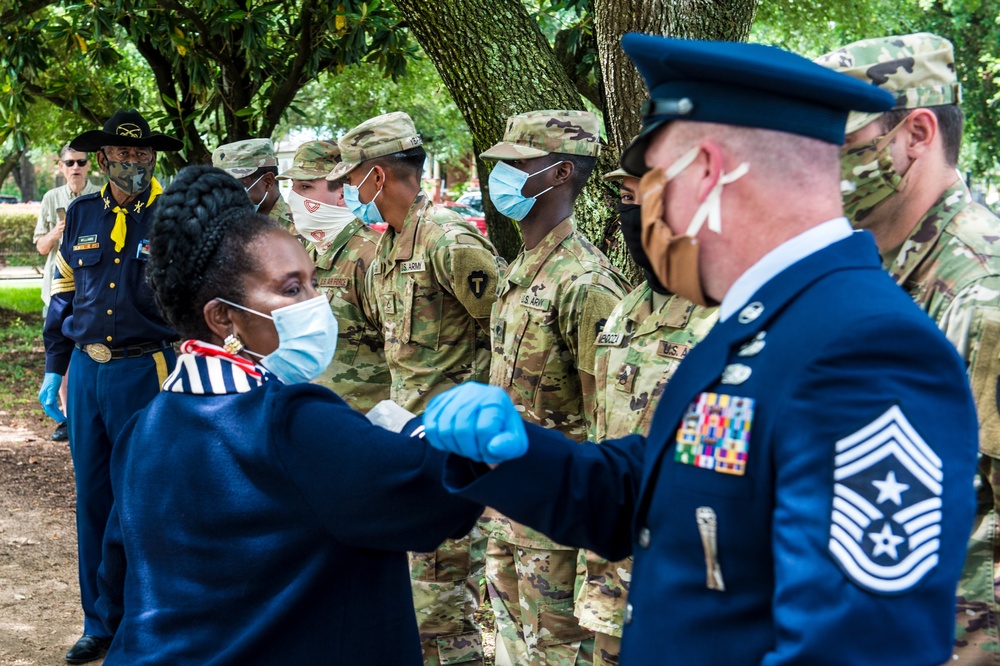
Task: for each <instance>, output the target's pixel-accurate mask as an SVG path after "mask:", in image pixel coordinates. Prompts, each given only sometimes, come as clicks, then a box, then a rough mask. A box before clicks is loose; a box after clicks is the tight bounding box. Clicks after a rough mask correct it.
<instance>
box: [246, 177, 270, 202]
mask: <svg viewBox="0 0 1000 666" xmlns="http://www.w3.org/2000/svg"><path fill="white" fill-rule="evenodd" d="M265 175H266V174H263V173H262V174H260V178H258V179H257V180H255V181H253V185H251V186H250V187H244V188H243V189H244V190H246V193H247V196H248V197H249V196H250V190H252V189H253V188H254V185H256V184H257V183H259V182H260V179H261V178H263V177H264V176H265ZM268 194H270V192H267V191H265V192H264V198H262V199H261V200H260V201H258V202H257V203H255V204H253V209H254V211H260V205H261V204H262V203H264V202H265V201H267V195H268ZM250 203H253V199H251V200H250Z"/></svg>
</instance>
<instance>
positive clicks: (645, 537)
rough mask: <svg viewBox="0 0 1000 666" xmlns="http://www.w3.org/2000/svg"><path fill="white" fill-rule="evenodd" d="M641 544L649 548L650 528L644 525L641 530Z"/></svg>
mask: <svg viewBox="0 0 1000 666" xmlns="http://www.w3.org/2000/svg"><path fill="white" fill-rule="evenodd" d="M639 545H640V546H642V547H643V548H649V528H648V527H643V528H642V529H641V530H639Z"/></svg>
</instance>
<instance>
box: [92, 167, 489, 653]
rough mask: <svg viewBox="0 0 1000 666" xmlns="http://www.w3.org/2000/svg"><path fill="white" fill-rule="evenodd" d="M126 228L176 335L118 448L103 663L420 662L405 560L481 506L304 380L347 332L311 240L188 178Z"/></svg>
mask: <svg viewBox="0 0 1000 666" xmlns="http://www.w3.org/2000/svg"><path fill="white" fill-rule="evenodd" d="M128 232H129V233H148V234H149V236H148V238H149V243H148V246H149V269H148V271H147V275H148V280H149V283H150V285H151V286H152V288H153V292H154V294H155V296H156V300H157V303H158V305H159V306H160V309H161V310H162V312H163V314H164V316H165V317H166V318H167V320H168V321H169V322H170V323H171V324H172V325H173V326H174V327H175V328H176V329H177V331H178V332H179V333H180V334H181V336H182V337H183V338H184V339H185V342H184V343H183V345H182V348H181V351H182V353H183V354H182V355H181V356H180V357H179V358H178V363H177V368H176V370H175V372H174V373H173V374H171V375H170V377H169V378H168V379H167V381H166V382H164V385H163V390H162V392H161V393H160V394H159V395H158V396H157V397H156V398H155V399H154V400H153V401H152V403H150V405H149V406H148V407H147V408H146V409H145V410H143V411H142V412H140V413H139V414H138V415H137V416H136V417H135V418H133V419H132V421H130V422H129V424H128V426H126V428H125V430H124V432H123V433H122V436H121V438H120V439H119V440H118V441H117V442H116V444H115V447H114V451H113V454H112V485H113V488H114V495H115V507H114V509H113V511H112V514H111V519H110V521H109V525H108V531H107V536H106V538H105V541H104V563H103V565H102V569H101V581H100V582H101V599H100V601H99V602H98V607H99V609H100V610H101V612H102V614H103V616H104V618H105V620H106V621H107V622H108V626H109V627H110V628H112V629H114V630H116V633H115V637H114V640H113V642H112V644H111V647H110V650H109V652H108V656H107V660H106V662H105V663H106V664H108V665H109V666H110V664H125V663H127V664H133V665H135V664H152V663H157V664H163V663H169V664H394V665H395V664H414V665H418V664H421V663H422V660H421V655H420V647H419V640H418V636H417V628H416V622H415V619H414V612H413V604H412V599H411V596H410V583H409V575H408V570H407V564H406V551H408V550H409V551H431V550H434V548H435V547H436V546H437V545H438V544H439V543H440V542H441V541H442V540H443V539H445V538H446V537H449V536H457V535H461V534H465V533H466V532H468V530H469V529H470V528H471V527H472V525H473V523H474V521H475V519H476V517H477V516H478V515H479V512H480V509H481V507H479V506H478V505H476V504H472V503H469V502H467V501H465V500H461V499H457V498H456V497H454V496H451V495H449V494H448V493H446V492H445V491H444V490H443V488H442V487H441V485H440V481H439V479H440V477H441V463H442V459H443V456H441V454H439V453H438V452H437V451H435V450H434V449H431V448H430V447H428V446H426V445H425V444H424V442H423V440H421V439H418V438H414V437H410V436H409V435H408V434H406V430H405V429H404V433H403V434H396V433H392V432H389V431H387V430H383V429H381V428H379V427H376V426H374V425H372V424H370V423H369V422H368V420H367V419H366V418H365V417H364V416H363V415H361V414H359V413H358V412H355V411H353V410H352V409H351V408H350V407H348V406H347V404H346V403H344V402H343V401H342V400H341V399H340V398H339V397H337V396H336V395H335V394H334V393H332V392H331V391H329V390H327V389H325V388H322V387H319V386H315V385H312V384H308V383H305V382H307V381H308V380H309V379H310V378H311V375H312V376H315V375H314V373H316V374H318V372H319V371H321V370H322V369H323V367H325V364H326V363H328V362H329V358H330V357H331V356H332V355H333V346H334V345H335V344H336V339H337V331H336V322H335V321H333V322H332V323H331V321H329V320H327V319H325V318H324V317H325V315H324V314H323V313H326V315H329V313H330V308H329V305H328V304H327V303H326V300H325V298H324V297H322V296H320V295H319V294H318V293H317V291H316V278H315V266H314V265H313V263H312V262H311V261H310V260H309V257H308V256H307V255H306V253H305V251H304V250H303V249H302V246H301V245H300V244H299V242H298V241H297V240H296V239H295V238H294V237H292V236H291V235H290V234H289V233H288V232H287V231H285V230H284V229H282V228H280V227H278V226H277V224H276V223H274V222H273V221H271V220H270V219H269V218H267V217H265V216H262V215H258V214H256V213H255V211H254V209H253V207H252V205H251V203H250V201H249V199H248V198H247V196H246V193H245V192H244V190H243V188H242V187H241V186H240V184H239V182H238V181H236V180H235V179H233V178H232V177H230V176H228V175H227V174H225V173H223V172H221V171H218V170H217V169H213V168H211V167H189V168H187V169H184V170H183V171H181V172H180V174H179V175H178V177H177V178H176V179H175V180H174V182H173V183H172V184H171V186H170V187H169V188H167V190H166V192H165V193H164V194H163V195H162V200H161V201H160V203H159V210H158V211H157V216H156V218H155V220H154V222H153V224H152V228H151V229H150V230H149V231H145V232H144V230H140V229H135V230H133V229H129V230H128ZM315 299H319V301H317V300H315ZM317 304H320V305H322V307H316V305H317ZM289 306H291V307H289ZM283 308H287V309H283ZM331 328H332V331H331V330H330V329H331ZM413 425H414V424H411V425H410V426H409V429H412V427H413Z"/></svg>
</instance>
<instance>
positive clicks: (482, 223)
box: [372, 201, 487, 236]
mask: <svg viewBox="0 0 1000 666" xmlns="http://www.w3.org/2000/svg"><path fill="white" fill-rule="evenodd" d="M441 205H443V206H447V207H448V208H450V209H451V210H453V211H455V212H456V213H458V214H459V215H461V216H462V217H464V218H465V219H466V220H468V221H469V222H472V223H473V224H474V225H476V228H477V229H479V233H481V234H482V235H484V236H486V235H487V233H486V217H484V216H483V214H482V213H480V212H479V211H477V210H475V209H474V208H470V207H469V206H466V205H464V204H460V203H455V202H454V201H445V202H444V203H443V204H441ZM388 226H389V225H388V224H386V223H385V222H380V223H378V224H373V225H372V229H374V230H375V231H377V232H379V233H384V232H385V230H386V228H387V227H388Z"/></svg>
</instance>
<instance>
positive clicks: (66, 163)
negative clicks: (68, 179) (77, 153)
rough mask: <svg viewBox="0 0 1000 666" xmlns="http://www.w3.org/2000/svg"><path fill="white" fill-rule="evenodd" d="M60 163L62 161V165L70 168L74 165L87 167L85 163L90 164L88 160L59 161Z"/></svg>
mask: <svg viewBox="0 0 1000 666" xmlns="http://www.w3.org/2000/svg"><path fill="white" fill-rule="evenodd" d="M61 161H62V163H63V164H65V165H66V166H68V167H71V166H73V165H74V164H75V165H77V166H87V163H88V162H90V160H86V159H84V160H61Z"/></svg>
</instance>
